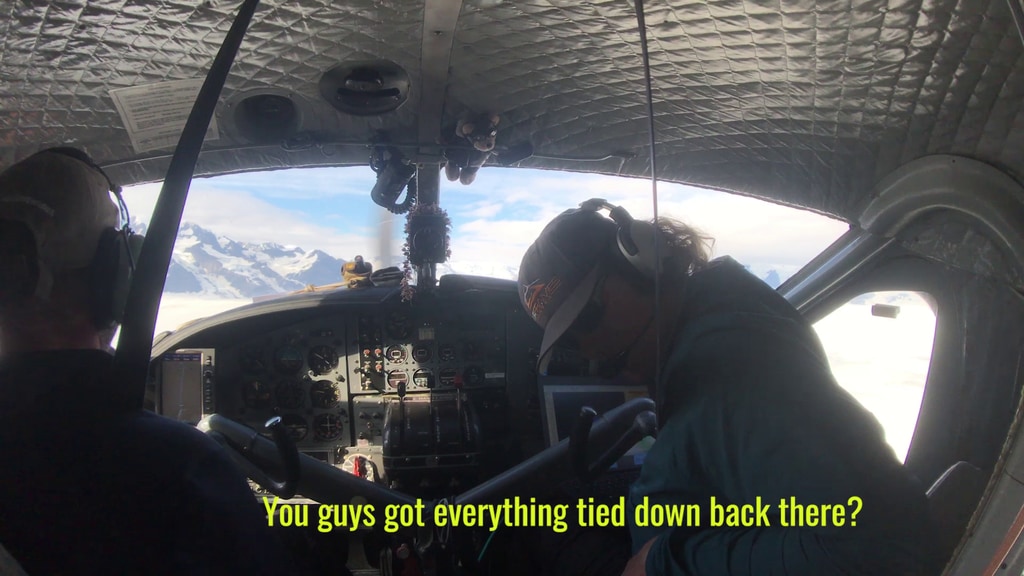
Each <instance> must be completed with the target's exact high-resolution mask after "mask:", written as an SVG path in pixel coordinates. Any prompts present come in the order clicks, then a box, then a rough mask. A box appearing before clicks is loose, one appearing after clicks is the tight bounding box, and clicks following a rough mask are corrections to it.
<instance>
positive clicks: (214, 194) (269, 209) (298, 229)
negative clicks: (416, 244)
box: [125, 173, 383, 259]
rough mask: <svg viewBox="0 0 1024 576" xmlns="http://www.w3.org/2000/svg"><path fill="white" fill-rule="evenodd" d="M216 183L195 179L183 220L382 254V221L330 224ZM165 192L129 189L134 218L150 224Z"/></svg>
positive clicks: (225, 231) (242, 234)
mask: <svg viewBox="0 0 1024 576" xmlns="http://www.w3.org/2000/svg"><path fill="white" fill-rule="evenodd" d="M282 174H283V173H282ZM216 184H217V183H216V181H214V180H195V181H193V183H192V189H191V190H190V191H189V195H188V201H187V203H186V204H185V211H184V214H183V216H182V221H183V222H193V223H195V224H198V225H200V226H202V227H204V228H208V229H210V230H211V231H213V232H214V233H216V234H217V235H219V236H227V237H228V238H231V239H232V240H237V241H241V242H276V243H279V244H283V245H287V246H300V247H302V248H303V249H304V250H307V251H308V250H312V249H320V250H324V251H326V252H327V253H329V254H331V255H332V256H335V257H339V258H345V259H350V258H352V256H354V255H355V254H367V255H369V254H376V251H377V228H376V225H377V221H376V220H375V221H373V222H365V221H360V220H359V219H352V220H343V221H341V222H337V221H332V222H331V223H330V224H328V223H327V222H323V221H316V220H314V219H313V218H312V217H310V216H309V215H308V214H306V213H304V212H300V211H298V210H293V209H286V208H282V207H279V206H277V205H275V204H273V203H271V202H268V201H267V200H264V199H262V198H259V197H257V196H256V195H255V194H253V193H249V192H243V191H238V190H224V189H220V188H218V187H217V186H216ZM159 193H160V184H144V185H141V186H136V187H133V188H132V189H130V190H128V191H126V193H125V202H126V203H127V204H128V207H129V209H130V210H131V213H132V215H133V216H135V217H136V218H137V219H139V220H141V221H143V222H146V223H148V222H149V219H150V216H151V215H152V213H153V207H154V206H155V204H156V199H157V196H158V194H159ZM380 211H381V212H383V210H380Z"/></svg>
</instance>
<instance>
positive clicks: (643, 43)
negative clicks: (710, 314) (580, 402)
mask: <svg viewBox="0 0 1024 576" xmlns="http://www.w3.org/2000/svg"><path fill="white" fill-rule="evenodd" d="M636 22H637V27H638V28H639V30H640V52H641V55H642V57H643V63H644V84H645V86H646V88H647V124H648V132H649V134H650V147H651V196H652V204H653V206H654V234H653V236H654V262H655V266H654V318H655V320H656V322H655V323H654V338H655V340H654V347H655V352H654V354H655V356H654V386H655V390H654V391H656V390H657V387H658V386H660V385H661V242H659V241H658V240H659V238H660V236H661V227H660V226H659V223H658V164H657V157H656V152H655V145H656V143H657V140H656V139H655V135H654V90H653V88H652V86H651V60H650V55H649V54H648V52H647V23H646V21H645V19H644V0H636ZM652 392H653V391H652Z"/></svg>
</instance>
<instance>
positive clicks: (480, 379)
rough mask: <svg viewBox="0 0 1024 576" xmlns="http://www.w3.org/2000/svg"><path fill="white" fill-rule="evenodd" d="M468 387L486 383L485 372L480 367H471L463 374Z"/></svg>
mask: <svg viewBox="0 0 1024 576" xmlns="http://www.w3.org/2000/svg"><path fill="white" fill-rule="evenodd" d="M462 378H463V380H465V382H466V385H467V386H479V385H481V384H483V383H484V371H483V369H482V368H480V367H479V366H470V367H469V368H466V371H465V372H463V373H462Z"/></svg>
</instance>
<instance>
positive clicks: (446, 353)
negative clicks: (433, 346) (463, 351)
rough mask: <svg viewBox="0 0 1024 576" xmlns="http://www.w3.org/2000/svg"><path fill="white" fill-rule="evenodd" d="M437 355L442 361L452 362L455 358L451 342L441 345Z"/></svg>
mask: <svg viewBox="0 0 1024 576" xmlns="http://www.w3.org/2000/svg"><path fill="white" fill-rule="evenodd" d="M437 356H438V358H440V359H441V361H442V362H453V361H454V360H455V346H452V345H451V344H445V345H444V346H441V349H440V350H438V351H437Z"/></svg>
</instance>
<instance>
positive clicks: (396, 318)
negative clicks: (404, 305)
mask: <svg viewBox="0 0 1024 576" xmlns="http://www.w3.org/2000/svg"><path fill="white" fill-rule="evenodd" d="M384 329H385V330H386V331H387V334H388V336H390V337H391V338H394V339H396V340H404V339H406V338H408V337H409V333H410V332H412V322H410V321H409V316H408V315H406V314H405V313H404V312H397V311H396V312H392V313H391V314H388V318H387V322H385V324H384Z"/></svg>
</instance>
